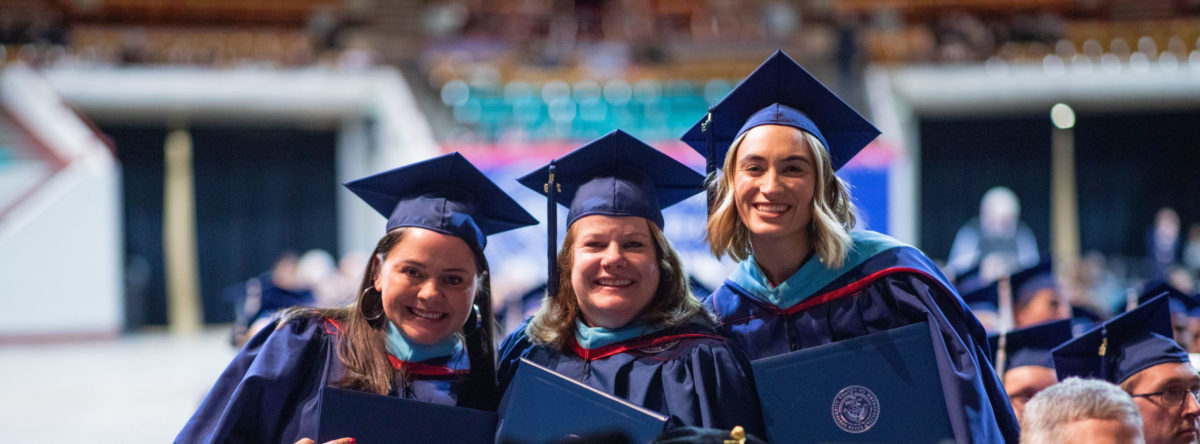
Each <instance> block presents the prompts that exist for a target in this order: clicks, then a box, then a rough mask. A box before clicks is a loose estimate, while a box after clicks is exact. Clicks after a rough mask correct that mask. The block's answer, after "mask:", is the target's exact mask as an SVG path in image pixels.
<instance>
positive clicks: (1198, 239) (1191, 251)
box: [1183, 223, 1200, 274]
mask: <svg viewBox="0 0 1200 444" xmlns="http://www.w3.org/2000/svg"><path fill="white" fill-rule="evenodd" d="M1183 265H1184V266H1185V267H1187V268H1188V270H1190V271H1191V272H1192V274H1196V273H1198V272H1200V223H1194V224H1192V225H1191V226H1190V227H1188V236H1187V243H1186V244H1185V245H1184V246H1183Z"/></svg>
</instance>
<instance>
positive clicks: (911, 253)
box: [704, 231, 1019, 443]
mask: <svg viewBox="0 0 1200 444" xmlns="http://www.w3.org/2000/svg"><path fill="white" fill-rule="evenodd" d="M851 238H852V239H853V241H854V245H853V247H852V248H851V251H850V254H849V255H848V256H849V257H847V259H846V264H845V265H844V266H843V267H842V268H840V269H837V270H831V269H829V268H826V267H825V266H824V265H823V264H822V263H821V262H820V261H819V260H816V258H813V259H810V260H809V261H808V262H806V263H805V264H804V266H802V267H801V269H800V270H799V271H797V272H796V275H793V277H792V278H789V279H788V280H787V281H785V282H784V283H783V284H780V285H779V286H778V287H775V288H766V287H764V286H763V285H761V284H757V285H756V284H753V282H749V283H748V275H753V273H754V272H751V273H747V270H751V268H750V267H757V265H754V264H753V259H748V260H747V261H743V263H742V264H739V269H738V270H737V271H735V272H734V275H733V276H731V277H730V279H729V280H726V281H725V284H724V285H723V286H722V287H721V288H718V289H717V291H716V292H714V293H713V294H712V295H710V296H709V297H708V298H705V299H704V306H705V307H707V308H708V309H709V310H711V311H712V312H713V313H714V314H715V315H716V316H717V317H718V319H719V325H718V328H717V330H718V332H719V333H720V334H721V335H723V336H725V337H727V338H729V339H730V340H731V342H733V343H734V345H736V346H737V347H739V348H741V349H742V350H744V351H745V352H746V354H747V355H749V357H750V359H759V358H765V357H768V356H774V355H778V354H783V353H787V352H789V351H794V350H801V349H804V348H808V347H813V346H817V345H822V344H828V343H830V342H835V341H840V340H843V339H849V338H853V337H856V336H862V335H866V334H869V333H874V332H878V331H883V330H889V329H893V328H897V327H902V326H905V325H909V324H914V323H918V322H925V321H929V322H930V323H931V324H933V325H935V326H937V328H938V329H939V330H941V332H942V335H941V336H942V342H943V344H942V345H943V346H944V348H942V349H940V350H937V353H936V355H937V360H938V367H939V369H940V377H941V380H942V388H943V390H944V391H945V397H946V405H947V410H948V411H949V414H950V423H951V426H952V428H953V430H954V435H955V438H956V441H958V442H977V443H993V442H1004V441H1007V442H1012V443H1015V442H1017V440H1018V431H1019V426H1018V424H1017V420H1016V416H1015V415H1014V414H1013V411H1012V407H1011V405H1010V404H1009V400H1008V396H1007V395H1006V394H1005V391H1004V388H1003V387H1002V386H1001V384H1000V379H999V378H998V377H997V376H996V372H995V370H994V368H993V367H992V364H991V363H990V362H989V361H988V358H987V356H989V352H988V350H989V349H988V344H987V336H986V334H985V333H984V331H983V327H982V326H981V325H980V324H979V321H978V320H977V319H975V316H974V315H973V314H971V312H970V311H969V310H968V309H967V307H966V305H965V304H964V303H963V302H962V298H960V297H959V295H958V293H957V292H956V291H955V290H954V287H953V286H951V285H950V284H949V282H948V281H947V280H946V278H945V277H944V276H943V275H942V273H941V272H940V271H938V269H937V267H936V266H935V265H934V264H933V263H932V262H931V261H930V260H929V258H927V257H925V255H924V254H922V253H921V252H920V251H919V250H917V249H916V248H913V247H911V246H908V245H905V244H903V243H900V242H899V241H896V240H895V239H892V238H890V237H887V236H884V235H882V234H879V233H875V232H870V231H856V232H852V233H851ZM757 273H761V272H760V271H759V272H757ZM753 280H754V279H749V281H753ZM735 281H740V282H741V284H739V283H738V282H735ZM747 287H750V288H747ZM780 291H785V292H787V291H790V292H793V294H791V295H788V296H790V297H786V298H782V299H780V298H778V297H776V299H775V300H787V301H789V302H794V301H799V302H796V303H794V305H791V306H789V307H778V306H775V305H773V304H771V303H770V302H767V301H769V300H772V299H771V298H770V297H768V296H769V295H762V294H758V295H756V294H755V293H769V292H780ZM797 293H798V294H797ZM756 296H757V297H756ZM937 345H938V344H936V343H935V347H937ZM831 370H832V369H831Z"/></svg>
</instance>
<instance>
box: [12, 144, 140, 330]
mask: <svg viewBox="0 0 1200 444" xmlns="http://www.w3.org/2000/svg"><path fill="white" fill-rule="evenodd" d="M119 177H120V175H119V174H118V171H117V165H116V162H115V161H114V160H113V159H112V157H111V156H110V155H108V153H107V152H97V153H93V154H91V155H88V156H85V157H83V158H80V159H78V160H76V161H75V162H73V163H72V164H71V165H70V166H68V167H67V169H65V170H63V171H62V172H60V173H59V174H56V175H55V176H54V177H52V178H51V179H50V181H49V182H48V183H47V184H46V185H44V186H43V187H41V188H39V191H38V192H37V193H36V194H34V195H33V196H31V197H30V198H29V199H28V200H26V201H25V202H24V203H23V204H22V206H21V207H20V208H18V209H17V210H15V212H14V213H12V214H11V215H10V217H9V218H7V219H6V220H5V223H4V224H3V225H2V226H0V228H2V229H3V231H0V304H2V305H3V309H2V310H0V340H2V339H4V338H5V337H7V338H8V339H18V340H21V339H31V338H40V337H61V338H87V337H105V336H112V335H115V334H116V333H117V332H119V331H120V330H121V328H122V326H123V322H124V319H123V305H122V301H123V297H122V291H123V289H122V287H123V284H122V282H121V279H122V278H121V276H122V274H123V273H122V270H123V269H124V267H122V264H121V254H120V251H121V227H120V213H119V211H120V208H121V206H120V184H119Z"/></svg>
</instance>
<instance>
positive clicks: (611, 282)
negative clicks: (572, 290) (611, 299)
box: [595, 279, 633, 288]
mask: <svg viewBox="0 0 1200 444" xmlns="http://www.w3.org/2000/svg"><path fill="white" fill-rule="evenodd" d="M595 283H596V285H598V286H601V287H617V288H624V287H628V286H630V285H633V281H632V280H630V279H596V281H595Z"/></svg>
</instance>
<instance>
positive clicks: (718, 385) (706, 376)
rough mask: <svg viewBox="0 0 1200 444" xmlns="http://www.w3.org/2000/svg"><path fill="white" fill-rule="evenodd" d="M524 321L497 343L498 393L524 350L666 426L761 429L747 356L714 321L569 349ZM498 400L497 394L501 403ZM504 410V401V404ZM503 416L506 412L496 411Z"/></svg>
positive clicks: (757, 432)
mask: <svg viewBox="0 0 1200 444" xmlns="http://www.w3.org/2000/svg"><path fill="white" fill-rule="evenodd" d="M525 326H526V324H522V325H521V326H520V327H519V328H518V329H517V330H516V331H514V332H513V333H512V334H510V335H509V336H508V338H506V339H505V340H504V343H503V344H502V345H501V346H500V362H499V370H498V371H497V372H496V373H497V377H498V378H499V380H500V393H505V392H506V390H507V388H508V384H509V382H510V381H512V378H513V376H514V375H516V371H517V366H518V364H519V363H520V359H521V358H522V357H524V358H527V359H529V360H531V361H533V362H536V363H538V364H541V365H543V366H546V367H547V368H550V369H551V370H554V371H555V372H558V373H561V374H563V375H565V376H567V377H569V378H572V379H574V380H576V381H579V382H582V383H584V384H587V385H588V386H591V387H593V388H596V389H598V390H600V391H603V392H605V393H608V394H611V395H615V396H618V397H621V398H623V399H625V400H626V401H629V402H632V403H634V404H637V405H640V406H642V407H645V408H648V409H651V410H654V411H656V412H659V413H662V414H664V415H667V416H668V417H669V418H670V419H668V422H667V428H668V429H671V428H674V427H680V426H697V427H707V428H717V429H725V430H729V429H732V428H733V427H734V426H737V425H740V426H742V427H743V428H745V429H746V431H747V432H750V433H753V434H755V435H756V436H764V435H763V425H762V424H763V423H762V414H761V413H760V411H759V406H758V395H757V392H755V391H754V386H753V381H752V380H751V379H750V378H749V371H748V370H747V369H748V368H749V363H748V361H747V360H746V358H745V355H743V354H742V353H741V352H740V351H737V350H735V349H733V348H731V347H730V346H729V344H728V343H727V341H726V340H725V339H724V338H722V337H720V336H718V335H717V334H716V333H715V332H713V330H712V329H710V328H707V327H702V326H698V325H688V326H684V327H679V328H672V329H669V330H664V331H659V332H657V333H652V334H649V335H644V336H641V337H637V338H634V339H630V340H626V341H622V342H617V343H615V344H610V345H607V346H604V347H598V348H594V349H584V348H583V347H581V346H580V345H579V344H578V343H577V342H576V341H575V340H574V337H572V339H571V343H572V346H571V347H570V350H568V351H565V352H563V351H559V350H557V349H556V348H554V347H550V346H545V345H536V344H534V343H532V342H531V341H530V340H529V338H528V337H527V336H526V335H525ZM501 405H503V402H502V403H501ZM502 410H503V408H502ZM500 415H501V417H503V416H504V412H503V411H501V412H500Z"/></svg>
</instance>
